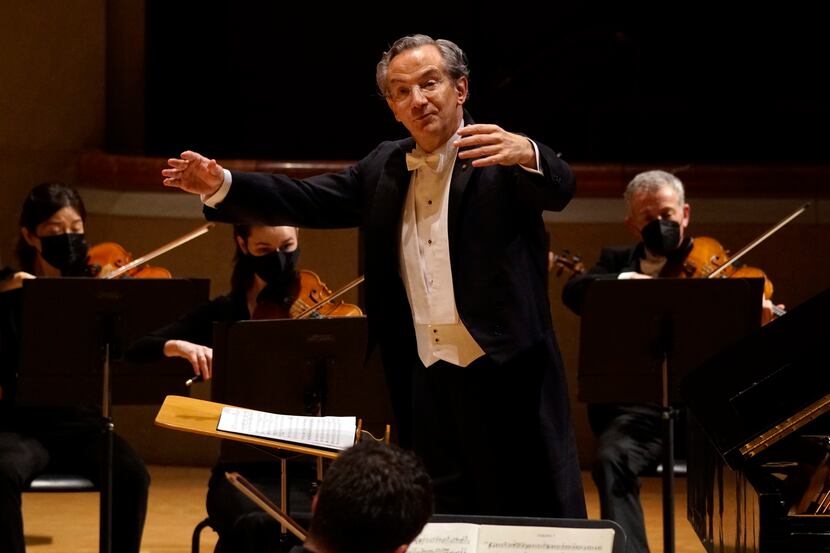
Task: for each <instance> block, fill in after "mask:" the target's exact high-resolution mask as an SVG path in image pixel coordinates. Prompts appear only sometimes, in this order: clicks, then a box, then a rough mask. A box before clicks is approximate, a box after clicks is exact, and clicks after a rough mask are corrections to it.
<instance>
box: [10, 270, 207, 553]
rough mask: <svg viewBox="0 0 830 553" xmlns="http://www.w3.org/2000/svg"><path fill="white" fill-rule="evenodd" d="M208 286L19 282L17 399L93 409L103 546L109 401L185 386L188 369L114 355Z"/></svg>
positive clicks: (102, 544)
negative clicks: (99, 438)
mask: <svg viewBox="0 0 830 553" xmlns="http://www.w3.org/2000/svg"><path fill="white" fill-rule="evenodd" d="M209 286H210V281H208V280H205V279H193V280H190V279H128V280H105V279H93V278H38V279H34V280H27V281H24V284H23V328H22V337H21V341H22V345H21V359H20V375H19V377H18V383H17V386H18V388H17V398H16V402H17V404H19V405H21V406H38V407H61V406H68V407H78V406H85V407H96V408H98V409H100V411H101V415H102V420H103V430H104V448H103V456H104V459H103V463H102V472H103V474H102V476H101V486H100V505H101V513H100V514H101V523H100V529H99V531H100V537H99V549H100V551H102V552H106V553H110V551H111V550H112V454H113V453H112V447H113V431H114V425H113V422H112V418H111V407H112V404H113V403H116V404H147V403H150V404H152V403H161V401H162V400H163V398H164V396H165V395H166V394H167V393H177V392H178V393H184V391H185V389H186V388H185V386H184V381H185V379H186V378H187V376H188V374H189V372H190V371H189V370H187V368H186V367H183V366H182V365H181V364H180V363H176V362H174V361H173V360H170V359H165V360H163V361H161V362H157V363H152V364H147V365H140V366H138V365H131V364H129V363H127V362H126V361H124V360H122V359H121V358H122V355H123V352H124V351H125V350H126V348H127V346H128V345H129V344H130V343H131V342H132V341H133V340H135V339H137V338H139V337H140V336H143V335H145V334H147V333H149V332H150V331H152V330H154V329H156V328H158V327H160V326H162V325H164V324H167V323H169V322H170V321H172V320H175V319H177V318H178V317H180V316H181V315H182V314H183V313H185V312H186V311H189V310H190V309H192V308H193V307H195V306H196V305H199V304H201V303H204V302H205V301H206V300H207V297H208V289H209Z"/></svg>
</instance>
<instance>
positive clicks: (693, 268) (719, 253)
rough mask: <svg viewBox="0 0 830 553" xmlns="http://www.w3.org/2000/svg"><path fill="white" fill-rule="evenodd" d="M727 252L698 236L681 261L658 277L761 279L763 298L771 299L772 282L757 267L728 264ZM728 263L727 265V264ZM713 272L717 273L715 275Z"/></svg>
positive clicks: (709, 239)
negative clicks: (762, 281)
mask: <svg viewBox="0 0 830 553" xmlns="http://www.w3.org/2000/svg"><path fill="white" fill-rule="evenodd" d="M729 261H730V258H729V251H728V250H726V249H725V248H724V247H723V246H722V245H721V243H720V242H718V241H717V240H715V239H714V238H710V237H708V236H699V237H697V238H695V239H694V240H692V247H691V249H690V250H689V252H688V253H687V254H686V257H685V258H684V259H683V261H682V262H681V263H679V264H677V265H676V266H675V267H674V268H669V266H668V265H667V266H666V268H667V271H666V273H665V274H661V275H660V276H669V277H677V278H715V277H717V278H762V279H764V297H765V298H766V299H768V300H769V299H772V292H773V286H772V281H771V280H770V279H769V277H767V275H766V273H764V271H762V270H761V269H759V268H757V267H750V266H749V265H743V266H740V267H736V266H735V264H734V263H729ZM727 263H729V264H727ZM715 271H718V273H717V274H715Z"/></svg>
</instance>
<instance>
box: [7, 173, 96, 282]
mask: <svg viewBox="0 0 830 553" xmlns="http://www.w3.org/2000/svg"><path fill="white" fill-rule="evenodd" d="M64 207H71V208H72V209H74V210H75V211H76V212H77V213H78V215H79V216H80V217H81V220H82V221H86V208H85V207H84V202H83V200H82V199H81V196H80V195H79V194H78V192H77V191H76V190H75V189H74V188H72V187H71V186H67V185H65V184H61V183H59V182H44V183H42V184H38V185H37V186H35V187H34V188H32V190H31V191H30V192H29V195H28V196H26V199H25V200H23V207H22V208H21V209H20V221H19V226H20V227H21V228H25V229H26V230H28V231H29V232H31V233H33V234H34V233H35V232H36V229H37V226H38V225H39V224H41V223H42V222H44V221H47V220H49V217H51V216H52V215H54V214H55V213H56V212H58V211H60V210H61V209H63V208H64ZM14 251H15V255H16V256H17V261H18V263H19V264H20V268H21V269H22V270H24V271H27V272H33V271H34V269H35V258H36V255H37V250H36V249H35V248H34V247H32V246H30V245H29V244H28V243H27V242H26V240H25V239H24V238H23V236H18V237H17V245H16V246H15V250H14Z"/></svg>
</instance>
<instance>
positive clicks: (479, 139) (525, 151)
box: [453, 125, 536, 169]
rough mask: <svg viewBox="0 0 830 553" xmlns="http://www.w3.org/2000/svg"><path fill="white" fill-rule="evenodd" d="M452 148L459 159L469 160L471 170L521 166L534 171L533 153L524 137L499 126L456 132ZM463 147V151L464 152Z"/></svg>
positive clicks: (467, 128) (534, 155)
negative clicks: (499, 166)
mask: <svg viewBox="0 0 830 553" xmlns="http://www.w3.org/2000/svg"><path fill="white" fill-rule="evenodd" d="M458 134H459V136H461V138H460V139H459V140H456V141H455V142H454V143H453V145H454V146H455V147H456V148H459V149H460V150H461V151H459V152H458V157H459V158H460V159H472V160H473V167H487V166H488V165H516V164H519V165H523V166H525V167H528V168H531V169H536V150H534V149H533V144H531V142H530V140H528V139H527V138H526V137H524V136H522V135H519V134H513V133H510V132H507V131H506V130H504V129H502V128H501V127H499V126H498V125H467V126H466V127H461V128H460V129H459V130H458ZM464 148H466V149H464Z"/></svg>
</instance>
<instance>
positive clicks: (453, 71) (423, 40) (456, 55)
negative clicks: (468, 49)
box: [375, 35, 470, 97]
mask: <svg viewBox="0 0 830 553" xmlns="http://www.w3.org/2000/svg"><path fill="white" fill-rule="evenodd" d="M430 44H431V45H433V46H435V47H436V48H438V50H439V51H440V52H441V57H442V58H443V59H444V69H445V70H446V71H447V75H449V76H450V79H452V82H453V84H455V83H456V82H457V81H458V79H460V78H461V77H469V76H470V68H469V67H468V66H467V56H466V54H464V51H463V50H461V48H459V47H458V45H457V44H455V43H454V42H452V41H450V40H446V39H443V38H439V39H437V40H436V39H433V38H432V37H429V36H427V35H409V36H405V37H402V38H399V39H398V40H396V41H395V43H394V44H393V45H392V47H391V48H389V50H387V51H386V52H384V53H383V56H382V57H381V58H380V61H379V62H378V66H377V69H376V71H375V80H376V81H377V85H378V91H379V92H380V95H381V96H384V97H386V96H389V87H388V83H387V72H388V71H389V62H390V61H392V58H394V57H395V56H397V55H398V54H400V53H401V52H404V51H406V50H411V49H413V48H418V47H420V46H427V45H430Z"/></svg>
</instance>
